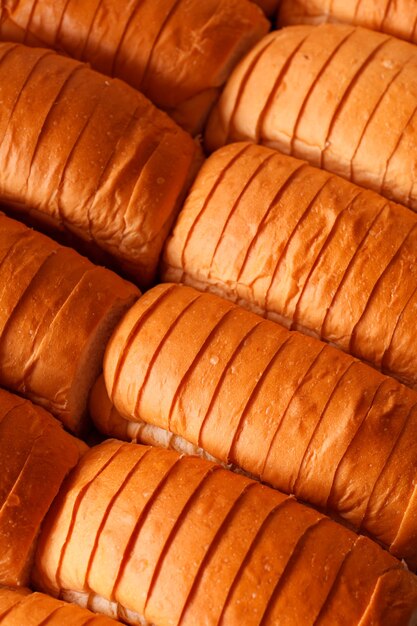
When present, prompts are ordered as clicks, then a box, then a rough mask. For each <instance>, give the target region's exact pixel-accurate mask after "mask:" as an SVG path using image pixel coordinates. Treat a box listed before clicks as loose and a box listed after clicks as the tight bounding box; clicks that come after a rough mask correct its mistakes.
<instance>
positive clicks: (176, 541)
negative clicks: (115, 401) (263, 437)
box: [35, 440, 417, 626]
mask: <svg viewBox="0 0 417 626" xmlns="http://www.w3.org/2000/svg"><path fill="white" fill-rule="evenodd" d="M80 545H82V546H83V550H82V551H81V550H80V549H79V546H80ZM358 572H360V574H359V575H358ZM365 576H366V577H365ZM362 577H364V580H362ZM35 582H36V584H37V586H38V587H39V588H41V589H43V590H46V591H48V592H49V593H51V594H53V595H58V594H64V595H67V594H68V593H71V595H72V597H73V598H75V597H76V596H74V595H73V592H81V593H86V592H87V593H90V594H97V596H101V597H102V598H104V599H107V600H109V601H110V602H112V603H118V604H119V605H120V606H121V607H124V609H128V610H129V611H132V612H135V613H136V614H139V615H142V616H143V617H144V618H145V619H146V620H147V621H149V622H153V623H154V624H157V626H169V625H174V624H181V625H183V626H185V625H190V626H191V625H193V626H195V625H196V624H207V625H208V626H209V625H214V624H219V623H222V624H225V625H227V624H230V625H237V624H245V626H251V625H253V626H255V625H259V624H260V623H262V624H264V625H269V624H271V625H272V624H277V623H278V621H280V622H281V620H282V619H284V618H285V620H286V621H285V623H286V624H294V625H297V626H302V625H303V624H311V623H312V621H314V619H316V620H317V622H316V623H317V624H323V625H324V624H329V625H330V624H332V625H333V624H335V623H340V624H349V626H353V625H354V624H361V623H362V622H361V619H362V617H363V616H364V615H366V613H367V612H368V613H369V611H372V610H373V602H374V598H375V594H377V595H379V596H381V592H380V591H379V588H380V587H381V586H382V588H383V592H385V596H384V595H383V594H382V596H381V601H382V607H379V608H378V610H382V611H383V614H384V619H385V620H386V622H385V623H387V624H388V623H394V622H393V621H392V620H391V617H395V618H396V617H398V615H399V613H398V606H397V605H396V604H395V603H394V605H393V606H391V605H390V603H389V602H388V601H387V600H386V599H384V598H388V599H391V598H392V597H393V595H394V594H398V596H399V597H401V608H402V613H401V621H400V622H398V623H401V624H408V623H409V620H410V619H411V617H412V615H413V613H415V611H416V608H417V579H416V577H415V576H414V575H413V574H411V573H410V572H408V571H407V570H406V569H405V568H404V566H403V565H402V564H401V563H400V562H399V561H397V560H396V559H395V558H394V557H392V556H391V555H389V554H388V552H386V551H384V550H383V549H382V548H380V547H379V546H377V545H376V544H374V543H372V542H371V541H370V540H369V539H366V538H364V537H358V536H357V535H356V534H355V533H353V532H352V531H350V530H348V529H347V528H345V527H343V526H340V525H338V524H336V523H335V522H332V521H330V520H329V519H328V518H326V517H324V516H323V515H322V514H320V513H317V512H316V511H313V510H312V509H310V508H307V507H305V506H303V505H301V504H298V503H297V502H296V501H295V500H294V499H293V498H292V497H291V496H285V495H283V494H281V493H279V492H277V491H274V490H272V489H270V488H268V487H266V486H263V485H260V484H259V483H257V482H254V481H252V480H250V479H249V478H246V477H244V476H238V475H236V474H233V473H231V472H228V471H227V470H225V469H223V468H221V467H220V466H218V465H215V464H213V463H210V462H209V461H205V460H203V459H199V458H196V457H190V456H184V457H181V456H180V455H179V454H177V453H175V452H173V451H169V450H163V449H157V448H150V447H144V446H139V445H132V444H122V443H121V442H118V441H115V440H109V441H107V442H105V443H104V444H101V445H99V446H97V447H96V448H93V449H91V450H90V451H89V452H88V453H87V454H86V455H85V456H84V458H83V459H82V460H81V462H80V463H79V465H78V466H77V468H76V469H75V470H74V471H73V473H72V474H71V476H70V477H69V479H68V481H67V483H66V485H65V488H64V489H63V490H62V491H61V492H60V494H59V496H58V498H57V500H56V501H55V503H54V505H53V507H52V509H51V511H50V513H49V515H48V519H47V521H46V523H45V525H44V528H43V532H42V536H41V539H40V542H39V547H38V551H37V557H36V571H35ZM103 605H104V603H103V604H102V606H103ZM341 607H343V610H342V609H341ZM390 620H391V621H390ZM131 623H137V621H136V622H135V621H132V622H131ZM281 623H282V622H281ZM376 623H382V622H376Z"/></svg>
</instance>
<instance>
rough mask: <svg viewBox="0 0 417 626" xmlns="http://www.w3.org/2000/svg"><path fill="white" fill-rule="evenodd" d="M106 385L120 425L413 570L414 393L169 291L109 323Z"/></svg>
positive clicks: (222, 306) (242, 316)
mask: <svg viewBox="0 0 417 626" xmlns="http://www.w3.org/2000/svg"><path fill="white" fill-rule="evenodd" d="M410 215H411V214H410ZM216 307H217V312H216ZM135 318H136V321H135ZM202 319H204V325H202V324H201V320H202ZM132 329H133V331H132ZM127 338H128V340H127V341H126V339H127ZM104 377H105V382H106V387H107V389H108V391H109V395H110V399H111V401H112V402H113V403H114V405H115V408H116V410H117V411H118V412H119V413H120V414H121V415H122V416H123V417H124V418H125V419H129V420H130V421H133V422H134V421H135V420H138V421H139V422H141V421H143V420H144V421H145V422H147V423H149V424H152V425H154V426H156V427H159V428H163V429H168V430H169V431H170V432H172V433H174V434H175V435H179V436H180V437H183V438H184V439H185V440H186V441H188V442H190V443H191V444H193V445H195V446H199V447H201V448H202V449H203V450H205V451H206V452H208V453H209V454H211V455H212V456H214V457H215V458H216V459H219V461H220V462H222V463H226V464H227V463H232V464H234V465H237V466H238V467H240V468H242V469H243V470H244V471H245V472H247V473H249V474H250V475H252V476H255V477H258V478H260V479H261V480H263V481H266V482H267V483H269V484H271V485H273V486H275V487H277V488H278V489H282V490H284V491H286V492H287V493H295V494H296V495H297V496H298V495H299V496H300V497H301V498H302V499H303V500H305V501H308V502H310V503H311V504H313V505H316V506H318V507H320V508H321V509H324V510H330V511H333V512H334V513H336V514H338V515H341V516H343V517H344V518H346V519H347V520H348V521H349V522H350V523H351V524H352V525H353V526H355V527H361V528H362V529H363V530H364V531H366V532H369V533H370V534H372V535H373V536H374V537H376V538H377V539H379V540H380V541H382V542H383V543H384V544H386V545H387V546H391V549H392V550H393V551H394V552H395V554H396V555H398V556H401V557H404V558H407V560H408V561H409V562H410V563H411V564H414V563H415V562H417V561H416V559H417V556H416V554H415V551H414V548H413V546H414V545H415V544H414V543H413V537H414V533H415V530H413V524H412V521H411V519H412V511H413V510H414V508H413V507H414V504H413V503H414V499H413V498H414V496H413V487H412V485H413V480H414V478H413V477H415V472H416V468H417V457H416V450H417V447H416V445H415V441H414V438H413V437H412V435H411V433H412V431H413V428H414V424H415V419H416V416H417V413H416V411H415V409H414V408H413V407H414V405H415V404H416V403H417V395H416V393H415V392H414V391H412V390H410V389H407V388H406V387H403V386H402V385H400V383H398V382H396V381H394V380H391V379H389V378H387V377H385V376H383V375H382V374H380V373H378V372H377V371H376V370H374V369H372V368H370V367H369V366H367V365H365V364H363V363H361V362H359V361H356V360H355V359H353V358H352V357H350V356H348V355H346V354H343V353H342V352H340V351H338V350H335V349H334V348H332V347H330V346H328V345H325V344H322V343H320V342H319V341H317V340H315V339H312V338H310V337H305V336H302V335H299V334H298V333H291V332H289V331H288V330H286V329H284V328H282V327H280V326H278V325H277V324H274V323H272V322H270V321H265V320H262V318H260V317H258V316H257V315H254V314H253V313H250V312H248V311H245V310H244V309H242V308H240V307H238V306H236V305H232V304H231V303H230V302H227V301H225V300H222V299H220V298H218V297H217V296H215V295H212V294H209V293H200V292H197V291H195V290H194V289H192V288H190V287H186V286H181V285H177V286H173V285H169V284H166V285H159V286H158V287H157V288H155V291H154V292H153V290H151V291H149V292H148V293H147V294H146V297H144V298H142V299H140V300H139V301H138V303H137V304H136V305H135V307H134V309H132V310H131V311H130V312H129V314H128V316H127V317H126V327H125V326H124V321H122V322H121V323H120V324H119V327H118V329H117V330H116V332H115V333H114V335H113V337H112V338H111V340H110V342H109V345H108V348H107V351H106V355H105V359H104ZM407 445H408V447H407ZM289 451H291V452H290V453H289ZM358 459H359V460H358ZM368 466H370V468H369V470H368V469H367V468H368ZM400 551H401V552H400Z"/></svg>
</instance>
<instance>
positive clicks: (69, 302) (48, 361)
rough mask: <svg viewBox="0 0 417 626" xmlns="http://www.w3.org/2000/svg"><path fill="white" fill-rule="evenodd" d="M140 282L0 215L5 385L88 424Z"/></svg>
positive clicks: (1, 372) (69, 422)
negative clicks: (93, 397)
mask: <svg viewBox="0 0 417 626" xmlns="http://www.w3.org/2000/svg"><path fill="white" fill-rule="evenodd" d="M138 295H139V291H138V290H137V288H136V287H135V286H134V285H132V284H130V283H128V282H126V281H124V280H123V279H122V278H120V277H119V276H117V275H116V274H113V272H110V271H109V270H107V269H104V268H102V267H97V266H95V265H93V264H92V263H90V261H88V260H87V259H85V258H84V257H81V256H80V255H79V254H77V253H76V252H74V251H73V250H71V249H69V248H65V247H63V246H60V245H58V244H57V243H55V242H54V241H52V240H51V239H49V238H48V237H45V236H44V235H42V234H40V233H37V232H35V231H33V230H31V229H29V228H27V227H26V226H24V225H23V224H21V223H20V222H16V221H15V220H12V219H10V218H8V217H5V216H4V215H0V385H2V386H4V387H7V388H9V389H11V390H12V391H16V392H18V393H20V394H22V395H25V396H26V397H28V398H30V399H31V400H33V402H35V403H36V404H41V405H43V406H44V407H45V408H47V409H48V410H49V411H51V412H52V413H53V414H54V415H56V416H57V417H59V418H60V419H61V421H62V422H63V423H64V424H65V425H66V426H67V427H68V428H69V429H71V430H73V431H75V432H78V431H80V430H82V428H83V424H84V422H83V420H84V417H85V414H86V409H87V401H88V395H89V393H90V389H91V387H92V385H93V384H94V382H95V380H96V379H97V376H98V375H99V373H100V371H101V368H102V359H103V354H104V350H105V347H106V343H107V340H108V338H109V336H110V334H111V333H112V331H113V329H114V327H115V325H116V324H117V322H118V321H119V319H120V318H121V316H122V315H123V314H124V312H125V311H126V310H127V309H128V308H129V307H130V306H131V305H132V304H133V303H134V301H135V300H136V299H137V297H138Z"/></svg>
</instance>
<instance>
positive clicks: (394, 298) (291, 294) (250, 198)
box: [161, 143, 417, 387]
mask: <svg viewBox="0 0 417 626" xmlns="http://www.w3.org/2000/svg"><path fill="white" fill-rule="evenodd" d="M416 236H417V219H416V216H415V214H414V213H412V212H411V211H409V210H408V209H406V208H404V207H402V206H400V205H396V204H394V203H392V202H387V201H386V200H385V199H384V198H383V197H382V196H378V195H377V194H375V193H373V192H370V191H366V190H364V189H362V188H359V187H357V186H355V185H353V184H352V183H349V182H347V181H345V180H343V179H341V178H338V177H337V176H334V175H332V174H329V173H327V172H323V171H322V170H318V169H314V168H312V167H310V166H308V165H307V164H306V163H304V162H302V161H298V160H296V159H293V158H290V157H286V156H283V155H280V154H277V153H275V152H274V151H272V150H270V149H268V148H265V147H262V146H256V145H252V144H247V143H236V144H231V145H228V146H225V147H224V148H221V149H220V150H219V151H218V152H216V153H215V154H213V155H212V156H211V157H210V158H209V159H208V160H207V162H206V163H205V164H204V166H203V168H202V169H201V171H200V173H199V175H198V177H197V179H196V181H195V183H194V185H193V187H192V189H191V191H190V193H189V195H188V197H187V200H186V202H185V205H184V207H183V209H182V211H181V213H180V215H179V217H178V220H177V222H176V224H175V227H174V230H173V234H172V235H171V237H170V239H169V240H168V241H167V244H166V246H165V251H164V255H163V261H162V271H161V275H162V279H164V280H174V281H176V282H180V281H181V282H184V283H186V284H189V285H191V286H195V287H197V288H198V289H206V290H210V291H213V292H215V293H218V294H219V295H223V296H225V297H227V298H228V299H230V300H233V301H235V302H239V303H242V304H243V305H244V306H246V307H247V308H251V309H252V310H254V311H255V312H259V313H261V314H263V315H265V316H267V317H270V318H271V319H273V320H275V321H279V322H280V323H283V324H285V325H286V326H289V327H292V328H294V329H297V330H301V331H302V332H305V333H308V334H312V335H314V336H316V337H318V338H321V339H323V340H325V341H328V342H331V343H332V344H334V345H336V346H337V347H338V348H341V349H343V350H345V351H347V352H349V353H351V354H353V355H354V356H357V357H359V358H361V359H363V360H365V361H367V362H369V363H371V364H372V365H374V366H375V367H377V368H378V369H382V371H384V372H387V373H389V374H391V375H393V376H396V377H397V378H398V379H399V380H400V381H402V382H404V383H405V384H408V385H411V386H412V387H413V386H415V385H416V384H417V373H416V372H417V369H416V364H415V355H414V352H415V351H414V350H413V348H412V345H413V342H412V337H413V332H414V324H413V323H412V322H411V317H412V311H413V308H414V305H413V302H414V300H415V297H416V293H417V291H416V290H417V277H416V274H415V268H416V267H417V263H416V257H415V250H416V245H415V240H416ZM202 242H204V245H202ZM407 325H408V328H407ZM413 381H414V382H413Z"/></svg>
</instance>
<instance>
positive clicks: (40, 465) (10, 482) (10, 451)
mask: <svg viewBox="0 0 417 626" xmlns="http://www.w3.org/2000/svg"><path fill="white" fill-rule="evenodd" d="M0 449H1V454H0V474H1V485H0V555H1V556H0V584H2V585H11V586H19V585H25V584H27V583H28V581H29V576H30V569H31V565H32V560H33V553H34V548H35V546H36V541H37V537H38V533H39V529H40V526H41V524H42V522H43V518H44V517H45V515H46V513H47V511H48V509H49V507H50V506H51V504H52V501H53V499H54V498H55V496H56V494H57V493H58V490H59V488H60V486H61V484H62V482H63V480H64V478H65V476H66V474H67V473H68V472H69V471H70V470H71V469H72V468H73V467H74V466H75V465H76V464H77V462H78V460H79V458H80V456H81V455H82V454H83V453H84V452H85V451H86V450H87V446H86V445H85V444H83V443H82V442H81V441H77V440H75V438H73V437H72V436H71V435H69V434H67V433H66V432H64V431H63V430H62V428H61V427H60V424H59V422H58V421H57V420H55V419H54V418H53V417H52V416H51V415H50V414H49V413H47V412H46V411H45V410H44V409H42V408H41V407H37V406H35V405H33V404H32V403H31V402H29V401H28V400H23V399H22V398H19V397H17V396H14V395H12V394H9V393H8V392H7V391H3V390H0ZM0 611H1V610H0Z"/></svg>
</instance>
